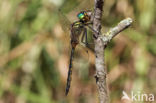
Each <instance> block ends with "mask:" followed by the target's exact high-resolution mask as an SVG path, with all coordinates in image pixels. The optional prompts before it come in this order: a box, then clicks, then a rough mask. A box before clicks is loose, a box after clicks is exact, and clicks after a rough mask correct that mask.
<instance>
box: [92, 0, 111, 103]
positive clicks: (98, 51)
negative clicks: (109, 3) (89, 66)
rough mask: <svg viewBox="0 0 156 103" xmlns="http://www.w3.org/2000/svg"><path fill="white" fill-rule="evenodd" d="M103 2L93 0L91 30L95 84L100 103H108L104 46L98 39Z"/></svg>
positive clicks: (102, 0) (101, 0)
mask: <svg viewBox="0 0 156 103" xmlns="http://www.w3.org/2000/svg"><path fill="white" fill-rule="evenodd" d="M103 4H104V0H95V6H94V18H93V29H94V30H95V31H96V33H94V34H93V37H94V43H95V57H96V58H95V67H96V74H95V78H96V83H97V87H98V92H99V101H100V103H108V92H107V84H106V68H105V65H104V45H103V41H102V39H100V38H99V37H100V34H101V33H100V32H101V18H102V11H103Z"/></svg>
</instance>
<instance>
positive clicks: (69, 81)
mask: <svg viewBox="0 0 156 103" xmlns="http://www.w3.org/2000/svg"><path fill="white" fill-rule="evenodd" d="M74 50H75V48H72V50H71V55H70V63H69V70H68V77H67V84H66V95H68V92H69V89H70V84H71V80H72V59H73V55H74Z"/></svg>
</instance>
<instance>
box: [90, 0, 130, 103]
mask: <svg viewBox="0 0 156 103" xmlns="http://www.w3.org/2000/svg"><path fill="white" fill-rule="evenodd" d="M103 4H104V0H95V6H94V13H93V14H94V15H93V16H94V17H93V29H94V30H95V32H94V34H93V37H95V38H94V44H95V50H94V51H95V57H96V59H95V67H96V74H95V76H94V77H95V79H96V84H97V88H98V93H99V102H100V103H109V96H108V88H107V83H106V75H107V69H106V66H105V59H104V50H105V47H106V46H107V45H108V43H109V42H110V41H111V40H112V39H113V37H115V36H116V35H117V34H119V33H120V32H121V31H123V30H125V29H126V28H128V27H129V26H130V25H131V24H132V19H131V18H127V19H124V20H122V21H121V22H119V24H118V25H117V26H115V27H113V28H112V29H110V30H109V31H108V32H106V33H104V34H103V35H102V33H101V19H102V11H103Z"/></svg>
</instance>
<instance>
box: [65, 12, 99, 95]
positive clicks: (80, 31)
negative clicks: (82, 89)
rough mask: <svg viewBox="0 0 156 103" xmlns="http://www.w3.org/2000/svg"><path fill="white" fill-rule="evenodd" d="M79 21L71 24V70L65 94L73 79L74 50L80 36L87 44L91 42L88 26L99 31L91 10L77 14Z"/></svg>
mask: <svg viewBox="0 0 156 103" xmlns="http://www.w3.org/2000/svg"><path fill="white" fill-rule="evenodd" d="M77 17H78V19H79V20H78V21H75V22H73V23H72V24H71V34H70V39H71V41H70V43H71V54H70V61H69V70H68V77H67V83H66V91H65V95H66V96H67V95H68V92H69V89H70V85H71V80H72V61H73V56H74V51H75V48H76V46H77V45H78V44H79V38H80V36H81V35H82V36H81V42H82V43H83V44H85V45H86V47H87V45H88V44H89V43H88V41H87V27H88V28H89V29H91V31H92V32H94V33H97V32H96V31H95V30H94V29H93V28H92V26H91V25H92V19H93V18H92V17H93V13H92V11H91V10H86V11H81V12H80V13H78V15H77ZM84 40H85V41H84Z"/></svg>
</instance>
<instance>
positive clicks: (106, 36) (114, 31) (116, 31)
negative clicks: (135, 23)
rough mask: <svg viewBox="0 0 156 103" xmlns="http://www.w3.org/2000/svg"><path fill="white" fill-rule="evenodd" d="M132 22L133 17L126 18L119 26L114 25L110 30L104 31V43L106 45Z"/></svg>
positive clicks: (102, 36) (102, 37)
mask: <svg viewBox="0 0 156 103" xmlns="http://www.w3.org/2000/svg"><path fill="white" fill-rule="evenodd" d="M131 24H132V19H131V18H127V19H124V20H122V21H121V22H120V23H119V24H118V25H117V26H115V27H113V28H112V29H110V30H109V31H108V32H106V33H104V35H101V39H102V40H103V42H104V44H105V45H106V44H107V43H108V42H110V41H111V40H112V39H113V37H115V36H116V35H117V34H119V33H120V32H121V31H123V30H125V29H126V28H128V27H129V26H130V25H131Z"/></svg>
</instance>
